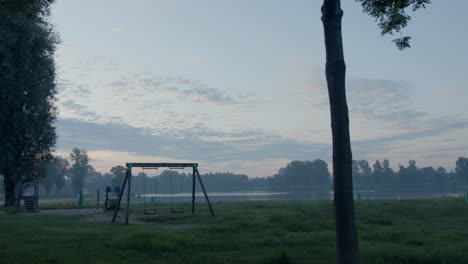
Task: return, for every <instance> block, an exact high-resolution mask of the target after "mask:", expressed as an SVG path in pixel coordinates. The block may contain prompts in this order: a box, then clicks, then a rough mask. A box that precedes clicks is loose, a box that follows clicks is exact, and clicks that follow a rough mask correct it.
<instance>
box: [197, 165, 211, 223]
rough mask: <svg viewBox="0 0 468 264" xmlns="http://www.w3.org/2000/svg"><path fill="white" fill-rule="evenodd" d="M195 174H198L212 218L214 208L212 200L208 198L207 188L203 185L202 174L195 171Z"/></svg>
mask: <svg viewBox="0 0 468 264" xmlns="http://www.w3.org/2000/svg"><path fill="white" fill-rule="evenodd" d="M195 173H196V174H197V177H198V181H199V182H200V186H201V188H202V190H203V194H204V195H205V200H206V202H207V203H208V207H209V208H210V212H211V216H214V212H213V208H212V207H211V203H210V199H209V198H208V194H206V190H205V186H204V185H203V181H202V179H201V177H200V173H199V172H198V170H195Z"/></svg>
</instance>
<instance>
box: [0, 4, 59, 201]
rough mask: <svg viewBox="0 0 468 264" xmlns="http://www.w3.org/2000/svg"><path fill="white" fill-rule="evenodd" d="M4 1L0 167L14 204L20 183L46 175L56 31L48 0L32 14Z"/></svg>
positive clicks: (52, 112)
mask: <svg viewBox="0 0 468 264" xmlns="http://www.w3.org/2000/svg"><path fill="white" fill-rule="evenodd" d="M7 2H9V3H11V1H7ZM29 2H34V1H29ZM39 2H41V1H37V2H36V3H37V4H38V3H39ZM5 3H6V2H5V1H2V2H1V5H0V10H1V11H2V12H1V13H0V173H2V174H3V175H4V188H5V206H13V205H14V202H15V195H14V188H15V185H16V183H19V182H25V181H30V180H36V179H39V178H41V177H43V176H44V175H45V171H46V169H45V165H46V163H47V160H48V159H49V158H50V157H51V155H50V152H51V150H52V148H53V147H54V145H55V137H56V134H55V128H54V127H53V122H54V120H55V116H56V110H55V107H54V105H53V102H54V100H55V94H56V87H55V64H54V52H55V47H56V45H57V43H58V37H57V35H56V34H55V33H54V31H53V29H52V27H51V25H50V24H49V23H48V21H47V18H46V17H45V16H44V14H48V9H49V5H48V4H47V5H43V6H38V7H37V8H40V11H37V12H36V13H34V15H30V14H29V13H28V14H22V13H18V14H16V15H9V14H8V12H4V10H5V8H4V6H3V5H4V4H5ZM7 9H8V8H7Z"/></svg>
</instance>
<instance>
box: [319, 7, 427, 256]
mask: <svg viewBox="0 0 468 264" xmlns="http://www.w3.org/2000/svg"><path fill="white" fill-rule="evenodd" d="M357 1H358V2H360V3H361V4H362V6H363V8H364V12H365V13H368V14H369V15H370V16H372V17H374V18H375V19H376V20H378V21H379V26H380V28H381V29H382V34H383V35H384V34H393V33H399V32H400V31H401V29H403V28H404V27H405V26H406V25H407V23H408V21H409V20H410V19H411V17H410V16H408V15H406V13H405V10H406V9H407V8H408V7H412V8H413V10H417V9H419V8H421V7H424V6H425V4H427V3H429V2H430V1H429V0H357ZM342 17H343V10H342V9H341V1H340V0H324V1H323V5H322V22H323V27H324V34H325V50H326V70H325V71H326V79H327V85H328V94H329V99H330V113H331V127H332V140H333V176H334V177H333V183H334V199H335V200H334V208H335V221H336V245H337V246H336V249H337V262H338V263H348V264H349V263H359V247H358V240H357V232H356V224H355V218H354V202H353V181H352V152H351V141H350V136H349V115H348V105H347V102H346V90H345V73H346V66H345V60H344V54H343V41H342V34H341V20H342ZM409 40H410V37H407V36H406V37H402V38H400V39H396V40H395V43H396V45H397V46H398V48H400V49H404V48H406V47H409V46H410V45H409Z"/></svg>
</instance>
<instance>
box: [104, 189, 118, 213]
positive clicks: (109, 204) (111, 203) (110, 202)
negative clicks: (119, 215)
mask: <svg viewBox="0 0 468 264" xmlns="http://www.w3.org/2000/svg"><path fill="white" fill-rule="evenodd" d="M114 189H115V193H116V194H117V195H116V197H114V198H109V193H112V188H111V187H110V186H107V187H106V200H105V201H104V208H105V209H106V210H112V209H114V208H115V206H116V205H117V199H118V198H117V197H119V193H120V188H119V186H116V187H115V188H114Z"/></svg>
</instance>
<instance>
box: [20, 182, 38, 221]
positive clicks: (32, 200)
mask: <svg viewBox="0 0 468 264" xmlns="http://www.w3.org/2000/svg"><path fill="white" fill-rule="evenodd" d="M15 197H16V206H15V207H16V213H21V212H32V213H39V182H27V183H23V184H21V183H18V184H16V186H15ZM21 201H23V203H21ZM21 205H23V206H21Z"/></svg>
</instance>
